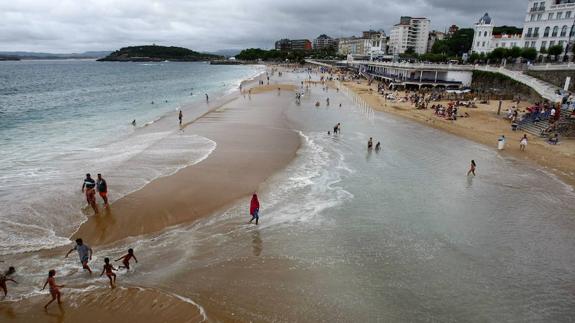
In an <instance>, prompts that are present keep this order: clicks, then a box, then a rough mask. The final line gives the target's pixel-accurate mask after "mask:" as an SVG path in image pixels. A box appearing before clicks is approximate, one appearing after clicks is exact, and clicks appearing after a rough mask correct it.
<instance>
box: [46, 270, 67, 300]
mask: <svg viewBox="0 0 575 323" xmlns="http://www.w3.org/2000/svg"><path fill="white" fill-rule="evenodd" d="M55 276H56V271H55V270H54V269H52V270H50V271H49V272H48V279H46V282H45V283H44V287H42V290H44V289H45V288H46V285H49V286H50V295H52V299H51V300H50V301H49V302H48V303H47V304H46V305H44V309H48V305H50V304H52V302H53V301H55V300H58V304H62V301H60V297H61V296H62V295H61V294H60V288H63V287H65V285H56V278H54V277H55Z"/></svg>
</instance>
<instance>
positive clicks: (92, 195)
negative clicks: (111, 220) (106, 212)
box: [82, 173, 99, 214]
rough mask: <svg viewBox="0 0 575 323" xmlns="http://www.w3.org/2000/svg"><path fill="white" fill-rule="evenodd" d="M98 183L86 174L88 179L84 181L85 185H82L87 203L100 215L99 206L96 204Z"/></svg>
mask: <svg viewBox="0 0 575 323" xmlns="http://www.w3.org/2000/svg"><path fill="white" fill-rule="evenodd" d="M95 187H96V181H94V179H93V178H92V177H91V176H90V174H89V173H88V174H86V178H85V179H84V183H83V184H82V193H86V201H87V202H88V204H90V206H91V207H92V209H94V212H95V213H96V214H98V213H99V212H98V205H97V204H96V190H95Z"/></svg>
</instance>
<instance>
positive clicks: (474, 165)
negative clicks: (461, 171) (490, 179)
mask: <svg viewBox="0 0 575 323" xmlns="http://www.w3.org/2000/svg"><path fill="white" fill-rule="evenodd" d="M475 167H477V165H476V164H475V160H473V159H472V160H471V167H470V168H469V171H468V172H467V176H469V174H473V176H475Z"/></svg>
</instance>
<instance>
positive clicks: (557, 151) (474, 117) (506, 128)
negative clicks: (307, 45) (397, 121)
mask: <svg viewBox="0 0 575 323" xmlns="http://www.w3.org/2000/svg"><path fill="white" fill-rule="evenodd" d="M344 85H345V86H346V87H347V88H349V89H350V90H352V91H353V92H355V93H356V94H357V95H359V96H360V97H361V98H362V99H364V100H365V101H366V102H367V103H368V104H369V105H370V106H371V107H372V108H374V109H375V110H378V111H385V112H389V113H393V114H395V115H399V116H402V117H404V118H408V119H410V120H414V121H417V122H419V123H422V124H425V125H427V126H430V127H434V128H437V129H441V130H443V131H447V132H449V133H452V134H454V135H457V136H461V137H464V138H466V139H470V140H473V141H475V142H479V143H482V144H484V145H486V146H489V147H493V148H494V149H496V146H497V138H499V136H500V135H505V138H506V139H507V144H506V145H505V150H503V151H501V153H502V154H504V155H507V156H512V157H514V158H518V159H522V160H526V161H530V162H534V163H537V164H538V165H540V166H542V168H544V169H545V170H547V171H550V172H552V173H553V174H555V175H557V176H559V177H560V178H561V179H562V180H564V181H565V182H567V183H568V184H570V185H571V186H575V141H573V140H572V139H564V138H562V139H563V140H562V141H561V142H560V143H559V145H550V144H548V143H547V142H546V141H545V140H544V139H543V138H538V137H536V136H534V135H532V134H529V133H528V134H527V137H528V138H529V143H528V145H527V149H526V151H520V150H519V141H520V140H521V137H523V134H524V132H522V131H511V123H510V122H509V121H508V120H505V118H504V116H505V114H506V111H507V108H509V107H511V106H512V105H513V104H512V103H511V102H509V101H504V102H503V104H502V108H501V115H499V116H498V115H497V108H498V104H499V103H498V101H496V100H492V101H491V102H490V103H489V104H478V108H476V109H475V108H473V109H472V108H460V109H459V111H460V114H464V113H465V112H467V113H469V115H470V117H469V118H458V119H457V121H451V120H445V119H443V118H440V117H437V116H435V115H434V113H433V111H432V110H431V109H427V110H417V109H415V108H414V106H413V105H412V104H411V103H409V102H407V103H402V102H390V101H386V100H385V99H384V97H383V96H382V95H380V94H378V93H377V85H375V84H372V85H371V86H369V85H368V84H367V81H365V80H362V81H361V82H359V83H357V82H345V83H344ZM370 88H371V89H372V91H370V90H369V89H370ZM447 102H448V101H440V102H433V104H437V103H441V104H443V105H444V106H445V105H446V104H447ZM527 105H528V103H527V102H522V103H521V105H520V108H521V109H522V110H523V109H524V108H525V107H526V106H527Z"/></svg>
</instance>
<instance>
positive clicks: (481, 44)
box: [471, 12, 495, 54]
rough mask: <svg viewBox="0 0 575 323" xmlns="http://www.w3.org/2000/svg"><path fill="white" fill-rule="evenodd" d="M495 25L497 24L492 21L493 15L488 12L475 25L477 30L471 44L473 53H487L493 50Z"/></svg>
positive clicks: (474, 27)
mask: <svg viewBox="0 0 575 323" xmlns="http://www.w3.org/2000/svg"><path fill="white" fill-rule="evenodd" d="M493 27H495V26H493V24H492V23H491V17H489V14H488V13H487V12H486V13H485V14H484V15H483V17H481V19H479V21H478V22H476V23H475V25H473V29H474V30H475V33H474V34H473V43H472V45H471V51H472V52H473V53H477V54H487V53H489V52H491V51H492V50H493V46H492V45H493V41H492V39H493Z"/></svg>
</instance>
